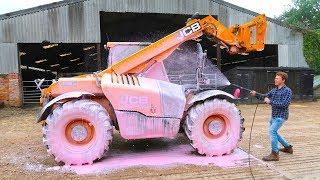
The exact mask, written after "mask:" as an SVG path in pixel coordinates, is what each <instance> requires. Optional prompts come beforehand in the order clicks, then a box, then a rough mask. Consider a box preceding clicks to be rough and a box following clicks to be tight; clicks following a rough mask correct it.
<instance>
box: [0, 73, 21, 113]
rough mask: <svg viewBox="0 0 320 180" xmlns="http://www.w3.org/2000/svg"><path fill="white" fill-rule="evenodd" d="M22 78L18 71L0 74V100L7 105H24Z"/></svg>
mask: <svg viewBox="0 0 320 180" xmlns="http://www.w3.org/2000/svg"><path fill="white" fill-rule="evenodd" d="M20 84H21V79H20V76H19V74H18V73H10V74H7V75H0V101H3V102H4V104H5V105H6V106H15V107H20V106H22V92H21V89H22V88H21V87H20Z"/></svg>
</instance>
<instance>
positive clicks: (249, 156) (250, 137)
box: [230, 83, 263, 179]
mask: <svg viewBox="0 0 320 180" xmlns="http://www.w3.org/2000/svg"><path fill="white" fill-rule="evenodd" d="M230 85H233V86H235V87H238V88H240V89H243V90H246V91H249V92H250V91H252V90H251V89H247V88H245V87H242V86H239V85H237V84H233V83H232V84H230ZM257 94H258V95H260V96H263V94H261V93H257ZM258 106H259V102H257V105H256V108H255V110H254V113H253V118H252V123H251V127H250V134H249V149H248V161H249V168H250V173H251V176H252V178H253V179H255V177H254V175H253V171H252V167H251V140H252V129H253V125H254V120H255V118H256V113H257V109H258Z"/></svg>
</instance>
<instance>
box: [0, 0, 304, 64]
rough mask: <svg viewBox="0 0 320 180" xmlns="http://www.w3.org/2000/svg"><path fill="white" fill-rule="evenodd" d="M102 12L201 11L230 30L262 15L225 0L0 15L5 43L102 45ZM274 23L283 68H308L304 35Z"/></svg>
mask: <svg viewBox="0 0 320 180" xmlns="http://www.w3.org/2000/svg"><path fill="white" fill-rule="evenodd" d="M100 11H105V12H138V13H165V14H193V13H195V12H199V13H200V14H202V15H206V14H213V15H217V16H218V18H219V20H220V21H221V22H222V23H223V24H225V25H226V26H230V25H232V24H241V23H244V22H246V21H249V20H250V19H251V18H252V17H253V16H255V15H257V13H255V12H253V11H250V10H247V9H244V8H241V7H239V6H235V5H233V4H230V3H227V2H225V1H222V0H170V1H167V0H166V1H165V0H69V1H61V2H57V3H51V4H47V5H43V6H38V7H34V8H30V9H26V10H21V11H17V12H13V13H8V14H4V15H0V43H1V42H2V43H13V44H14V43H39V42H42V41H44V40H47V41H50V42H52V43H55V42H57V43H60V42H63V43H99V42H100V41H101V39H100V14H99V12H100ZM268 21H269V23H268V28H267V35H266V44H279V45H280V46H279V65H285V66H293V67H295V66H300V65H301V66H306V62H305V60H304V57H303V53H302V41H303V38H302V34H301V33H300V32H297V31H295V30H293V29H290V27H289V26H287V25H284V24H283V23H281V22H279V21H277V20H274V19H272V18H268ZM282 45H288V46H282ZM15 53H16V52H15ZM11 56H12V55H11ZM289 59H290V61H289ZM6 61H7V60H6Z"/></svg>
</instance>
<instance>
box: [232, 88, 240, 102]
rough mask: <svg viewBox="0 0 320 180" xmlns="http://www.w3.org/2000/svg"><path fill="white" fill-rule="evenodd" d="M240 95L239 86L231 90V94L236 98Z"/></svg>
mask: <svg viewBox="0 0 320 180" xmlns="http://www.w3.org/2000/svg"><path fill="white" fill-rule="evenodd" d="M240 95H241V91H240V89H239V88H237V89H235V90H234V92H233V96H234V97H235V98H236V99H238V98H239V97H240Z"/></svg>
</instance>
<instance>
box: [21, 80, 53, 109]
mask: <svg viewBox="0 0 320 180" xmlns="http://www.w3.org/2000/svg"><path fill="white" fill-rule="evenodd" d="M51 83H52V80H44V82H43V83H42V85H41V89H43V88H47V87H49V86H50V85H51ZM22 87H23V105H28V104H39V101H40V96H41V91H40V90H39V89H38V88H37V85H36V83H35V82H34V81H22Z"/></svg>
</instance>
